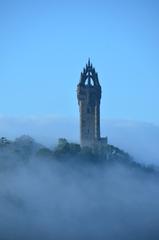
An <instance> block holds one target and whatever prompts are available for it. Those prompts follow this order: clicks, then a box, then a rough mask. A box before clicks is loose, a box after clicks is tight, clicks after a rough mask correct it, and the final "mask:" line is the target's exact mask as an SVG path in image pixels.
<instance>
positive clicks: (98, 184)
mask: <svg viewBox="0 0 159 240" xmlns="http://www.w3.org/2000/svg"><path fill="white" fill-rule="evenodd" d="M14 160H15V159H14ZM14 160H13V159H12V161H14ZM0 182H1V188H0V216H1V218H0V239H3V240H4V239H6V240H20V239H27V240H28V239H30V240H32V239H38V240H43V239H45V240H51V239H61V240H65V239H69V240H71V239H79V240H83V239H87V240H89V239H90V240H93V239H95V240H105V239H109V240H114V239H118V240H149V239H153V240H158V239H159V228H158V227H159V226H158V225H159V187H158V185H159V176H157V175H155V174H152V173H147V172H146V173H144V172H142V171H140V170H137V169H131V168H130V169H129V168H128V167H126V166H122V165H120V164H119V165H118V164H116V165H112V166H109V167H108V166H103V165H102V166H100V165H99V166H98V165H92V164H90V163H89V164H81V163H75V162H74V163H73V162H70V163H66V162H65V163H64V162H63V163H59V162H55V161H52V162H51V161H50V160H45V161H44V160H43V161H42V160H41V161H39V160H37V159H32V160H31V161H30V163H28V164H26V165H23V164H20V165H17V166H14V167H9V166H8V168H7V169H5V170H4V169H3V170H1V172H0Z"/></svg>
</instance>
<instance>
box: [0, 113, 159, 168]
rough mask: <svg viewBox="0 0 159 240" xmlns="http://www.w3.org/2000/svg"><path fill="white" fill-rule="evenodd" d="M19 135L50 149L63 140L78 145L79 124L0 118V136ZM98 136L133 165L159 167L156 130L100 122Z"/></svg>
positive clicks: (132, 123) (141, 125) (120, 122)
mask: <svg viewBox="0 0 159 240" xmlns="http://www.w3.org/2000/svg"><path fill="white" fill-rule="evenodd" d="M22 134H27V135H30V136H32V137H33V138H35V139H36V140H37V141H39V142H40V143H42V144H44V145H47V146H49V147H52V146H53V145H55V144H56V142H57V139H58V138H60V137H65V138H67V139H69V140H71V141H75V142H78V141H79V120H78V119H64V118H58V117H53V116H49V117H3V116H1V117H0V135H1V136H6V137H8V138H11V139H14V138H15V137H17V136H20V135H22ZM101 135H102V136H108V141H109V143H110V144H114V145H116V146H118V147H120V148H121V149H123V150H125V151H127V152H129V153H130V154H131V155H132V156H133V157H134V158H135V160H136V161H140V162H143V163H145V164H153V165H159V151H158V143H159V126H157V125H154V124H151V123H142V122H135V121H126V120H102V123H101Z"/></svg>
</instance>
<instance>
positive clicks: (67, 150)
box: [54, 138, 81, 157]
mask: <svg viewBox="0 0 159 240" xmlns="http://www.w3.org/2000/svg"><path fill="white" fill-rule="evenodd" d="M80 151H81V147H80V145H79V144H76V143H69V142H68V141H67V140H66V139H65V138H60V139H59V141H58V145H57V146H56V148H55V150H54V155H55V156H57V157H58V156H62V155H63V156H74V155H76V154H78V153H79V152H80Z"/></svg>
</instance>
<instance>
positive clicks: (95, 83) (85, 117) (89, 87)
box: [77, 59, 101, 148]
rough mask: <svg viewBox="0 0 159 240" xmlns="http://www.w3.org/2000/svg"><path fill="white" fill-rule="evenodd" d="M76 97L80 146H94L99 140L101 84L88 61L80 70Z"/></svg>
mask: <svg viewBox="0 0 159 240" xmlns="http://www.w3.org/2000/svg"><path fill="white" fill-rule="evenodd" d="M77 98H78V104H79V111H80V142H81V147H84V146H87V147H91V148H92V147H94V146H95V145H96V144H97V143H99V142H100V140H101V137H100V100H101V86H100V84H99V80H98V74H97V72H96V71H95V68H94V67H93V66H92V64H91V63H90V59H89V60H88V63H87V64H86V67H85V68H84V69H83V72H81V77H80V82H79V84H78V85H77Z"/></svg>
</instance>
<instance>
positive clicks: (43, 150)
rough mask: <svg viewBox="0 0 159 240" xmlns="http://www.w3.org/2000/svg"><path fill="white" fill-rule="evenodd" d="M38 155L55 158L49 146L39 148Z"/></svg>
mask: <svg viewBox="0 0 159 240" xmlns="http://www.w3.org/2000/svg"><path fill="white" fill-rule="evenodd" d="M36 155H37V157H40V158H53V152H52V151H51V150H50V149H49V148H41V149H39V151H38V152H37V153H36Z"/></svg>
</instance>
